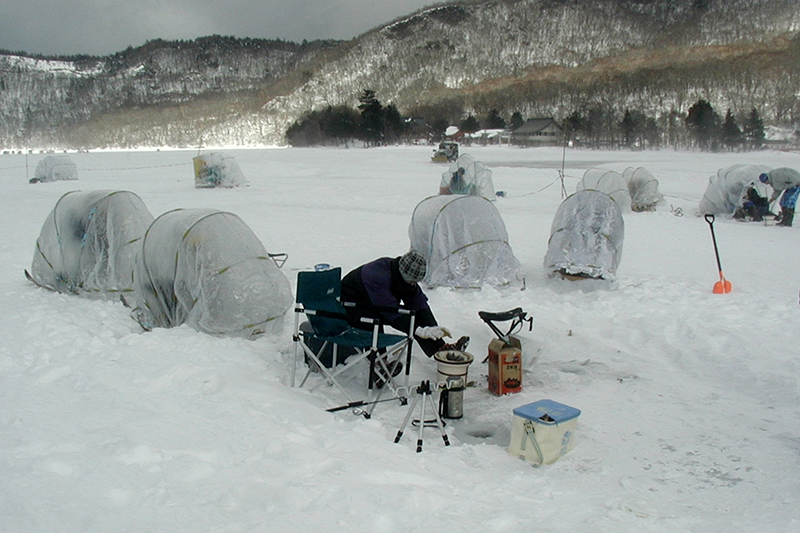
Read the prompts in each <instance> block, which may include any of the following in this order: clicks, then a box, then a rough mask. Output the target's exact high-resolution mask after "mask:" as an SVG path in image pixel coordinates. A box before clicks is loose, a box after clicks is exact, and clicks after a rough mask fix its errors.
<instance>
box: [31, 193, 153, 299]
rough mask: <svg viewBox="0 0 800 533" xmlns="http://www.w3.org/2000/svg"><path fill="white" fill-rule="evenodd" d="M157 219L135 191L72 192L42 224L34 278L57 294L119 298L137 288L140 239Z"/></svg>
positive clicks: (34, 265) (37, 244)
mask: <svg viewBox="0 0 800 533" xmlns="http://www.w3.org/2000/svg"><path fill="white" fill-rule="evenodd" d="M152 221H153V215H151V214H150V211H148V209H147V207H145V205H144V202H142V200H141V199H140V198H139V197H138V196H136V195H135V194H134V193H132V192H128V191H73V192H68V193H67V194H65V195H63V196H62V197H61V198H60V199H59V200H58V202H56V205H55V207H54V208H53V210H52V211H51V212H50V215H49V216H48V217H47V220H46V221H45V223H44V225H43V226H42V231H41V233H40V234H39V238H38V239H37V241H36V250H35V251H34V254H33V264H32V265H31V271H30V278H31V280H32V281H33V282H34V283H37V284H38V285H41V286H43V287H47V288H50V289H52V290H55V291H58V292H65V293H75V294H81V295H88V296H98V297H108V298H115V299H116V298H119V294H120V293H126V292H131V291H132V290H133V271H134V265H135V262H136V254H137V253H138V248H139V246H140V244H141V243H140V242H139V241H140V240H141V238H142V237H143V236H144V233H145V231H147V227H148V226H149V225H150V223H151V222H152Z"/></svg>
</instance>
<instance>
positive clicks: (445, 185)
mask: <svg viewBox="0 0 800 533" xmlns="http://www.w3.org/2000/svg"><path fill="white" fill-rule="evenodd" d="M439 192H440V194H466V195H469V196H483V197H484V198H489V199H490V200H492V199H494V197H495V193H494V183H493V182H492V171H491V170H489V169H488V168H486V166H485V165H484V164H483V163H481V162H480V161H476V160H475V158H474V157H472V156H471V155H469V154H463V155H460V156H459V157H458V159H456V160H455V162H454V163H453V164H452V165H450V168H449V169H448V170H447V171H446V172H444V173H443V174H442V181H441V182H440V183H439Z"/></svg>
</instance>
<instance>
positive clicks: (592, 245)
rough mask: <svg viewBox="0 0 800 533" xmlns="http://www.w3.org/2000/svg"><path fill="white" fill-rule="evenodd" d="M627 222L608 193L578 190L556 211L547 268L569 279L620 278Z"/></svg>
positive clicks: (551, 229)
mask: <svg viewBox="0 0 800 533" xmlns="http://www.w3.org/2000/svg"><path fill="white" fill-rule="evenodd" d="M624 237H625V223H624V221H623V220H622V211H621V210H620V208H619V206H618V204H617V203H616V202H615V201H614V200H613V199H612V198H611V197H610V196H608V195H607V194H606V193H604V192H600V191H594V190H586V191H578V192H576V193H575V194H573V195H571V196H569V197H567V199H566V200H564V201H563V202H562V203H561V205H560V206H559V207H558V209H557V210H556V214H555V217H554V218H553V225H552V227H551V228H550V240H549V241H548V244H547V254H546V255H545V258H544V267H545V269H547V270H548V271H549V272H551V273H553V274H559V273H560V274H561V275H563V276H564V277H568V278H599V279H606V280H614V279H616V273H617V267H618V266H619V262H620V259H621V258H622V241H623V239H624Z"/></svg>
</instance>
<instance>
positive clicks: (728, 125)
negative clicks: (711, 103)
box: [722, 109, 742, 150]
mask: <svg viewBox="0 0 800 533" xmlns="http://www.w3.org/2000/svg"><path fill="white" fill-rule="evenodd" d="M741 144H742V130H741V129H739V125H738V124H737V123H736V117H734V116H733V113H732V112H731V110H730V109H728V112H727V113H726V114H725V122H723V123H722V145H723V146H724V147H725V148H727V149H728V150H736V149H737V148H739V147H740V146H741Z"/></svg>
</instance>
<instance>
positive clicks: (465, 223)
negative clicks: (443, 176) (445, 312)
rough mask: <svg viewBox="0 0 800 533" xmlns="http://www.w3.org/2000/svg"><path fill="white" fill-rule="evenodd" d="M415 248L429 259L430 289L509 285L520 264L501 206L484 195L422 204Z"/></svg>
mask: <svg viewBox="0 0 800 533" xmlns="http://www.w3.org/2000/svg"><path fill="white" fill-rule="evenodd" d="M408 235H409V238H410V240H411V248H413V249H415V250H417V251H418V252H420V253H421V254H422V255H424V256H425V258H426V259H427V261H428V271H427V274H426V276H425V279H424V282H425V283H427V284H428V285H430V286H445V287H458V288H467V287H472V288H474V287H480V286H482V285H483V284H489V285H493V286H501V285H507V284H509V283H511V282H513V281H514V280H515V279H516V274H517V271H518V270H519V261H517V258H516V257H514V253H513V252H512V250H511V246H510V245H509V243H508V232H507V231H506V226H505V223H504V222H503V219H502V217H501V216H500V212H499V211H498V210H497V208H496V207H495V205H494V204H493V203H492V202H490V201H489V200H487V199H486V198H483V197H481V196H465V195H449V196H448V195H440V196H431V197H430V198H426V199H425V200H423V201H421V202H420V203H419V204H417V207H416V208H415V209H414V213H413V214H412V217H411V224H410V225H409V228H408Z"/></svg>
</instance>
